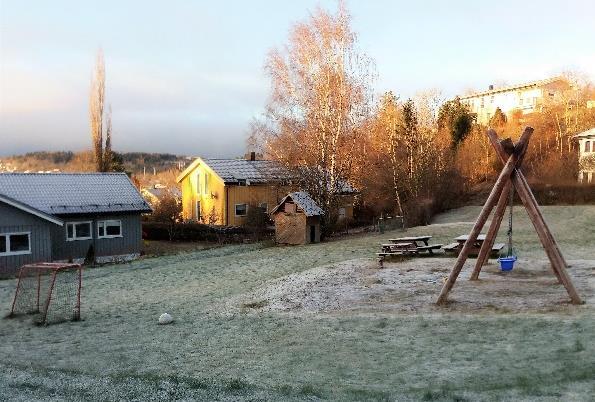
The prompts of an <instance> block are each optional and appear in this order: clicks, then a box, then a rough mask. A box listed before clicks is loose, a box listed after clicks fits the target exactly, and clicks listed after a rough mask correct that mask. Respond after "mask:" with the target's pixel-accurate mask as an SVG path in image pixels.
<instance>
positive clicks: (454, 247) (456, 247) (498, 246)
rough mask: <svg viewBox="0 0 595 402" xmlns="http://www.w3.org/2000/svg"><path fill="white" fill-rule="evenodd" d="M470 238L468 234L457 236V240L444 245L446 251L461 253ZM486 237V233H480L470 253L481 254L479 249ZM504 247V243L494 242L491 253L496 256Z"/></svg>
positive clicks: (473, 254)
mask: <svg viewBox="0 0 595 402" xmlns="http://www.w3.org/2000/svg"><path fill="white" fill-rule="evenodd" d="M468 238H469V235H466V234H465V235H460V236H457V237H455V242H454V243H450V244H447V245H446V246H444V251H447V252H453V253H455V254H456V255H459V253H460V252H461V249H462V248H463V246H464V245H465V242H466V241H467V239H468ZM485 239H486V235H485V234H480V235H478V236H477V239H476V240H475V242H474V243H473V247H471V250H470V251H469V255H472V256H477V255H478V254H479V251H480V250H481V246H482V245H483V242H484V241H485ZM503 248H504V243H494V245H493V246H492V250H491V252H490V254H491V255H492V256H496V255H498V253H499V252H500V250H502V249H503Z"/></svg>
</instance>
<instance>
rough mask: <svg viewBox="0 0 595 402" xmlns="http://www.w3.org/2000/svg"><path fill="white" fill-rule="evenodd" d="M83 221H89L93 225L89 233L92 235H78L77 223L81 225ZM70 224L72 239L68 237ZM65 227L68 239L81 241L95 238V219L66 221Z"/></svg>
mask: <svg viewBox="0 0 595 402" xmlns="http://www.w3.org/2000/svg"><path fill="white" fill-rule="evenodd" d="M81 223H88V224H89V225H91V230H89V233H90V234H91V236H88V237H77V235H76V225H80V224H81ZM68 225H72V236H73V237H72V239H71V238H69V237H68ZM64 227H65V228H66V241H81V240H91V239H93V221H76V222H66V224H65V225H64Z"/></svg>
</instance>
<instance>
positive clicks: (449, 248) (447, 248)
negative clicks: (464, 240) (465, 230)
mask: <svg viewBox="0 0 595 402" xmlns="http://www.w3.org/2000/svg"><path fill="white" fill-rule="evenodd" d="M442 248H443V249H444V251H455V250H456V249H457V248H459V243H457V242H454V243H450V244H447V245H446V246H444V247H442Z"/></svg>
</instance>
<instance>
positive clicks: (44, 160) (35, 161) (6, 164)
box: [0, 151, 185, 173]
mask: <svg viewBox="0 0 595 402" xmlns="http://www.w3.org/2000/svg"><path fill="white" fill-rule="evenodd" d="M118 156H120V158H121V160H122V162H123V164H124V167H125V169H126V170H127V171H129V172H132V173H142V172H143V169H146V170H147V172H149V171H151V172H152V171H153V169H155V171H157V172H162V171H166V170H169V169H172V168H173V169H176V168H178V167H182V166H183V164H184V162H185V157H184V156H178V155H174V154H168V153H149V152H124V153H118ZM0 160H1V161H2V166H3V168H4V169H5V170H13V169H16V170H17V171H26V170H29V171H49V170H53V169H59V170H61V171H92V170H93V168H94V166H93V156H92V154H91V152H89V151H82V152H72V151H55V152H49V151H37V152H28V153H26V154H24V155H14V156H10V157H6V158H0ZM180 164H181V165H180ZM87 165H88V166H87ZM179 165H180V166H179Z"/></svg>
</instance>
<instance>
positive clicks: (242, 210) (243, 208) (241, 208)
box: [236, 204, 248, 216]
mask: <svg viewBox="0 0 595 402" xmlns="http://www.w3.org/2000/svg"><path fill="white" fill-rule="evenodd" d="M247 213H248V204H236V216H246V214H247Z"/></svg>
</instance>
